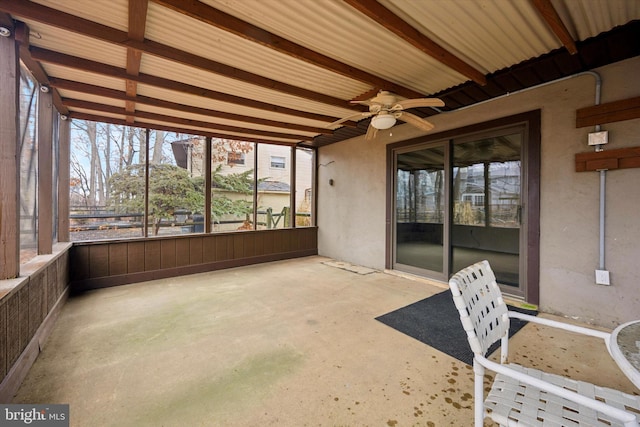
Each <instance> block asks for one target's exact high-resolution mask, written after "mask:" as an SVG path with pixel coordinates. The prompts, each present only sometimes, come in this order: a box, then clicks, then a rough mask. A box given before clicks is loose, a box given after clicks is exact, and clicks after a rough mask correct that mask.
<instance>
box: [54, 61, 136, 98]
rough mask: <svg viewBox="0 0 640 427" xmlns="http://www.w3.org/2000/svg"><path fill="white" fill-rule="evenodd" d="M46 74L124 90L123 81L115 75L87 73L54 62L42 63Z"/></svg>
mask: <svg viewBox="0 0 640 427" xmlns="http://www.w3.org/2000/svg"><path fill="white" fill-rule="evenodd" d="M43 67H44V69H45V71H46V72H47V75H49V76H50V77H58V78H63V79H65V80H71V81H76V82H81V83H86V84H90V85H94V86H102V87H106V88H109V89H116V90H119V91H122V92H124V91H125V89H126V86H125V82H124V80H122V79H119V78H116V77H109V76H105V75H103V74H95V73H89V72H87V71H81V70H77V69H75V68H70V67H64V66H62V65H56V64H43Z"/></svg>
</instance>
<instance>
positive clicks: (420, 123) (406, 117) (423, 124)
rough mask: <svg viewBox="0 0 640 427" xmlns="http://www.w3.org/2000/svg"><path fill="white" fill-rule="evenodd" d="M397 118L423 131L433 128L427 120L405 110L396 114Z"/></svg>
mask: <svg viewBox="0 0 640 427" xmlns="http://www.w3.org/2000/svg"><path fill="white" fill-rule="evenodd" d="M398 119H400V120H402V121H403V122H406V123H409V124H410V125H413V126H415V127H417V128H418V129H422V130H424V131H430V130H431V129H433V128H434V126H433V124H432V123H431V122H428V121H426V120H425V119H421V118H420V117H418V116H416V115H415V114H411V113H407V112H406V111H403V112H402V113H401V114H400V115H399V116H398Z"/></svg>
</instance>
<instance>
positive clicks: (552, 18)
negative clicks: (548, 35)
mask: <svg viewBox="0 0 640 427" xmlns="http://www.w3.org/2000/svg"><path fill="white" fill-rule="evenodd" d="M531 2H532V3H533V6H534V7H535V8H536V10H537V11H538V12H539V13H540V15H541V16H542V19H544V21H545V22H546V23H547V25H548V26H549V28H550V29H551V31H553V33H554V34H555V35H556V37H558V39H560V42H561V43H562V44H563V45H564V47H565V48H566V49H567V50H568V51H569V53H570V54H572V55H574V54H576V53H578V48H577V47H576V42H575V40H574V39H573V37H572V36H571V33H569V30H568V29H567V26H566V25H564V22H562V19H560V15H558V12H557V11H556V9H555V8H554V7H553V4H551V0H531Z"/></svg>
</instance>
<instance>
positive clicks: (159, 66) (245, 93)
mask: <svg viewBox="0 0 640 427" xmlns="http://www.w3.org/2000/svg"><path fill="white" fill-rule="evenodd" d="M140 71H141V72H142V73H147V74H153V75H156V76H159V77H164V78H167V79H170V80H174V81H180V82H183V83H188V84H190V85H194V86H197V87H202V88H207V89H211V90H214V91H222V92H230V93H233V94H234V95H236V96H240V97H243V98H247V99H254V100H265V99H268V100H269V103H270V104H274V105H277V106H282V107H287V108H293V109H297V110H300V111H309V112H313V113H317V114H324V115H330V116H335V117H342V116H344V115H349V114H353V113H354V112H356V111H354V110H349V109H346V108H339V107H334V106H331V105H327V104H322V103H320V102H315V101H310V100H306V99H304V98H300V97H297V96H293V95H288V94H286V93H282V92H278V91H275V90H270V89H266V88H263V87H260V86H256V85H252V84H248V83H244V82H241V81H238V80H234V79H232V78H229V77H222V76H219V75H216V74H212V73H210V72H206V71H203V70H200V69H195V68H193V67H189V66H187V65H183V64H178V63H175V62H173V61H168V60H165V59H161V58H158V57H153V56H149V55H146V56H145V58H144V60H143V61H142V65H141V70H140Z"/></svg>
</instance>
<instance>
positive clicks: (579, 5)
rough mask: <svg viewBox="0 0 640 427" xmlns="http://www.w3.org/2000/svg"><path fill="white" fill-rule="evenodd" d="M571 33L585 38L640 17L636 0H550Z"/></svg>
mask: <svg viewBox="0 0 640 427" xmlns="http://www.w3.org/2000/svg"><path fill="white" fill-rule="evenodd" d="M551 2H552V4H553V6H554V7H555V9H556V10H557V11H558V15H560V18H561V19H562V21H563V22H564V24H565V25H566V26H567V28H568V29H569V31H570V32H571V35H572V36H573V37H574V38H577V39H578V40H585V39H587V38H589V37H593V36H596V35H598V34H600V33H602V32H604V31H608V30H609V29H611V28H614V27H616V26H618V25H623V24H626V23H627V22H630V21H632V20H635V19H640V1H637V0H599V1H597V0H551Z"/></svg>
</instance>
